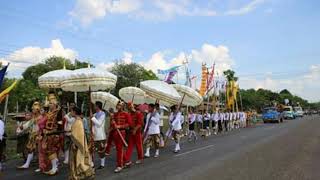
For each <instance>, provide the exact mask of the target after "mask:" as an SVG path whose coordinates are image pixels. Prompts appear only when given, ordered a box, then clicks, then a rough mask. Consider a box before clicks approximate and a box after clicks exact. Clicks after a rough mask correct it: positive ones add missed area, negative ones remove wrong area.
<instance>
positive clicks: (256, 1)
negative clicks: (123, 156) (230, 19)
mask: <svg viewBox="0 0 320 180" xmlns="http://www.w3.org/2000/svg"><path fill="white" fill-rule="evenodd" d="M266 1H267V0H252V1H250V2H249V3H248V4H246V5H244V6H242V7H241V8H239V9H231V10H228V11H227V12H225V14H226V15H232V16H233V15H244V14H248V13H250V12H252V11H254V10H255V9H256V8H257V7H259V6H260V5H261V4H263V3H265V2H266Z"/></svg>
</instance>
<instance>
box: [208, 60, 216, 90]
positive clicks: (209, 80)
mask: <svg viewBox="0 0 320 180" xmlns="http://www.w3.org/2000/svg"><path fill="white" fill-rule="evenodd" d="M214 66H215V64H213V66H212V70H211V73H210V75H209V79H208V84H207V90H209V89H211V88H212V86H214V84H213V78H214Z"/></svg>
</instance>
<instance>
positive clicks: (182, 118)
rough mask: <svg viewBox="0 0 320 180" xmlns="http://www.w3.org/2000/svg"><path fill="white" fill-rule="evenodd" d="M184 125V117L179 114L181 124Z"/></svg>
mask: <svg viewBox="0 0 320 180" xmlns="http://www.w3.org/2000/svg"><path fill="white" fill-rule="evenodd" d="M183 123H184V115H182V114H181V124H183Z"/></svg>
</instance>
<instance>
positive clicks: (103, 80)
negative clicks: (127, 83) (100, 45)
mask: <svg viewBox="0 0 320 180" xmlns="http://www.w3.org/2000/svg"><path fill="white" fill-rule="evenodd" d="M116 82H117V77H116V76H115V75H114V74H112V73H110V72H108V71H103V70H100V69H96V68H82V69H77V70H74V71H72V72H71V73H69V74H68V75H67V76H66V78H65V79H64V80H63V81H62V83H61V88H62V90H64V91H72V92H86V91H89V87H90V88H91V91H99V90H108V89H112V88H114V87H115V86H116Z"/></svg>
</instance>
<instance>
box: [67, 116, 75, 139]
mask: <svg viewBox="0 0 320 180" xmlns="http://www.w3.org/2000/svg"><path fill="white" fill-rule="evenodd" d="M64 118H65V119H66V123H65V124H64V130H65V131H71V126H72V124H73V122H74V121H75V118H74V117H72V116H71V115H70V113H68V114H66V115H65V116H64ZM66 135H67V136H70V135H71V132H68V133H66Z"/></svg>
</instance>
